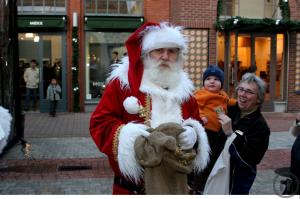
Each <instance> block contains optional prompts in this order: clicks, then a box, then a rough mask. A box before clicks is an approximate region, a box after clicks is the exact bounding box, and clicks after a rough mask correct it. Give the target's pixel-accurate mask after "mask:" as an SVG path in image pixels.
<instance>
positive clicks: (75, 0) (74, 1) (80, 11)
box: [67, 0, 85, 111]
mask: <svg viewBox="0 0 300 199" xmlns="http://www.w3.org/2000/svg"><path fill="white" fill-rule="evenodd" d="M83 2H84V1H83V0H71V1H67V8H68V11H67V12H68V20H67V23H68V24H67V27H68V28H67V30H68V31H67V74H68V76H67V77H68V79H67V82H68V83H67V90H68V92H69V94H68V95H67V96H68V97H67V101H68V111H73V93H72V91H73V88H72V65H73V64H72V56H73V48H72V30H73V12H77V19H78V23H77V24H78V40H79V49H80V50H79V56H78V59H79V60H78V65H79V77H78V83H79V90H80V109H81V111H84V96H83V94H84V80H85V78H84V69H85V67H84V59H83V57H84V42H83V41H84V6H83Z"/></svg>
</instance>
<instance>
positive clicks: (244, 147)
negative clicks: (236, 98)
mask: <svg viewBox="0 0 300 199" xmlns="http://www.w3.org/2000/svg"><path fill="white" fill-rule="evenodd" d="M240 114H241V111H240V109H239V108H238V106H237V105H236V106H233V107H228V116H229V117H230V118H231V120H232V129H233V131H236V130H239V131H242V132H243V133H244V134H243V136H241V135H238V136H237V137H236V139H235V140H234V141H233V143H232V145H231V146H230V148H229V153H230V155H231V160H230V161H231V162H230V167H231V178H230V180H231V186H230V187H231V190H230V193H231V194H249V190H250V188H251V186H252V184H253V182H254V179H255V176H256V165H257V164H259V163H260V161H261V160H262V158H263V156H264V154H265V152H266V151H267V149H268V145H269V136H270V129H269V127H268V124H267V122H266V121H265V119H264V117H263V116H262V114H261V111H260V109H258V110H256V111H254V112H253V113H251V114H249V115H247V116H245V117H243V118H240Z"/></svg>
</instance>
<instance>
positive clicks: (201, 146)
mask: <svg viewBox="0 0 300 199" xmlns="http://www.w3.org/2000/svg"><path fill="white" fill-rule="evenodd" d="M182 125H183V126H191V127H193V128H194V130H195V131H196V133H197V139H198V148H197V155H196V159H195V160H194V169H195V171H196V172H200V171H202V170H203V169H205V167H206V166H207V164H208V162H209V154H210V146H209V143H208V139H207V135H206V132H205V130H204V128H203V126H202V125H201V124H200V122H198V121H196V120H193V119H191V118H189V119H187V120H185V121H184V122H183V124H182Z"/></svg>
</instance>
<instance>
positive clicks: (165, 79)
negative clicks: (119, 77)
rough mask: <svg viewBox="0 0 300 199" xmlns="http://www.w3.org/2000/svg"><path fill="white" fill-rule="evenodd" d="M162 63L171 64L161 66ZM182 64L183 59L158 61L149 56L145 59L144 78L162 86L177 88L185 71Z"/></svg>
mask: <svg viewBox="0 0 300 199" xmlns="http://www.w3.org/2000/svg"><path fill="white" fill-rule="evenodd" d="M161 64H166V65H169V67H161V66H160V65H161ZM182 64H183V61H181V59H179V61H176V62H174V63H172V62H164V61H156V60H153V59H151V58H150V57H149V56H147V57H146V58H145V59H144V75H143V78H145V79H146V80H148V81H150V82H152V83H153V84H156V85H158V86H160V87H162V88H168V89H170V88H175V87H176V86H177V85H179V84H180V80H181V75H182V72H183V70H182Z"/></svg>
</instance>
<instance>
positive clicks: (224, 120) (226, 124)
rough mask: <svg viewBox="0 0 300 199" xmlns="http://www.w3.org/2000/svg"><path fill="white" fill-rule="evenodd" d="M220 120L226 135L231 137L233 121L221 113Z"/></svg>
mask: <svg viewBox="0 0 300 199" xmlns="http://www.w3.org/2000/svg"><path fill="white" fill-rule="evenodd" d="M218 118H219V122H220V123H221V126H222V129H223V132H224V133H225V135H231V134H232V133H233V130H232V124H231V119H230V118H229V117H228V116H227V115H225V114H224V113H219V114H218Z"/></svg>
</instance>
